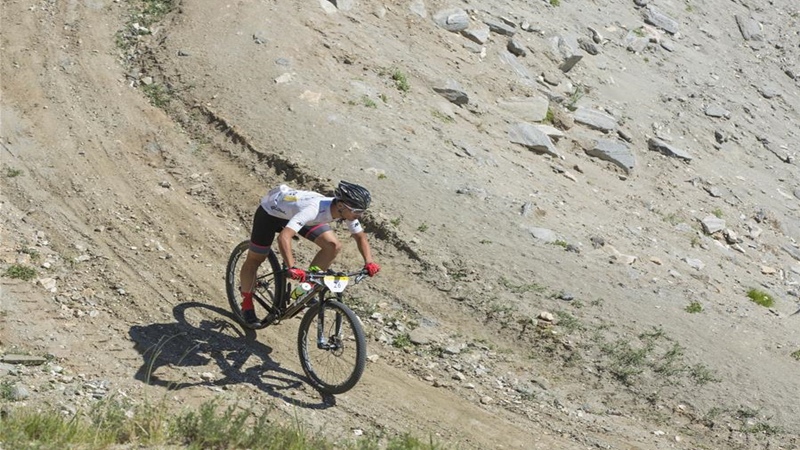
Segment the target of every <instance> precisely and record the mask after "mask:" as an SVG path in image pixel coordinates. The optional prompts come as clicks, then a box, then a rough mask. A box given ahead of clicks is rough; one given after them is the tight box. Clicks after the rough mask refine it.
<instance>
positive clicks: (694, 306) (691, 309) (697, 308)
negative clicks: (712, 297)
mask: <svg viewBox="0 0 800 450" xmlns="http://www.w3.org/2000/svg"><path fill="white" fill-rule="evenodd" d="M701 311H703V305H701V304H700V302H692V303H689V305H688V306H686V312H688V313H691V314H695V313H699V312H701Z"/></svg>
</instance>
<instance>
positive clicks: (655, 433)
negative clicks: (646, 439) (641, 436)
mask: <svg viewBox="0 0 800 450" xmlns="http://www.w3.org/2000/svg"><path fill="white" fill-rule="evenodd" d="M653 434H654V435H656V436H663V435H665V434H667V433H665V432H663V431H661V430H656V431H653Z"/></svg>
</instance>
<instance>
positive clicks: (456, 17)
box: [433, 8, 469, 33]
mask: <svg viewBox="0 0 800 450" xmlns="http://www.w3.org/2000/svg"><path fill="white" fill-rule="evenodd" d="M433 21H434V22H435V23H436V25H439V26H440V27H442V28H444V29H445V30H447V31H452V32H454V33H458V32H459V31H462V30H466V29H467V27H469V16H468V15H467V12H466V11H464V10H463V9H461V8H453V9H443V10H441V11H439V12H437V13H436V14H434V15H433Z"/></svg>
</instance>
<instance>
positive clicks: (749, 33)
mask: <svg viewBox="0 0 800 450" xmlns="http://www.w3.org/2000/svg"><path fill="white" fill-rule="evenodd" d="M736 24H737V25H739V31H740V32H741V33H742V37H743V38H744V40H745V41H762V40H764V34H763V31H762V29H761V24H760V23H758V21H757V20H756V19H754V18H752V17H745V16H741V15H739V14H737V15H736Z"/></svg>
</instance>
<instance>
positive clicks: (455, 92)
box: [433, 79, 469, 105]
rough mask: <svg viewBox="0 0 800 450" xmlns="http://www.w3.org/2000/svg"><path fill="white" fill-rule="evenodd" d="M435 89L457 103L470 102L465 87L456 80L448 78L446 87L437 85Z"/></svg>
mask: <svg viewBox="0 0 800 450" xmlns="http://www.w3.org/2000/svg"><path fill="white" fill-rule="evenodd" d="M433 90H434V91H436V92H437V93H438V94H439V95H441V96H442V97H444V98H446V99H447V100H449V101H450V102H452V103H454V104H456V105H466V104H467V103H469V96H468V95H467V93H466V92H465V91H464V88H462V87H461V85H460V84H458V82H457V81H455V80H452V79H450V80H447V82H446V83H445V86H444V87H435V88H433Z"/></svg>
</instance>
